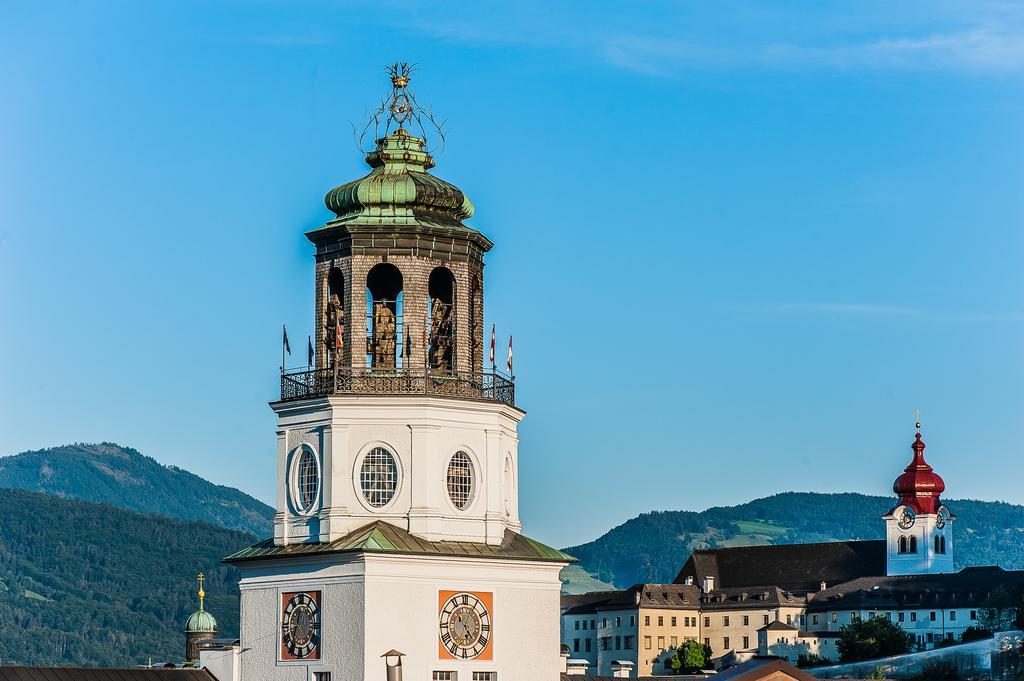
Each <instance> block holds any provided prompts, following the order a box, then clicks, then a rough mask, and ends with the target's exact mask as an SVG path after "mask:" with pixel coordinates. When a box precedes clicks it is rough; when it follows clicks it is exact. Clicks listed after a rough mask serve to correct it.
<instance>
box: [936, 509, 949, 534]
mask: <svg viewBox="0 0 1024 681" xmlns="http://www.w3.org/2000/svg"><path fill="white" fill-rule="evenodd" d="M948 519H949V510H948V509H947V508H946V507H945V506H940V507H939V517H938V518H936V519H935V527H937V528H939V529H940V530H941V529H942V528H943V527H945V526H946V520H948Z"/></svg>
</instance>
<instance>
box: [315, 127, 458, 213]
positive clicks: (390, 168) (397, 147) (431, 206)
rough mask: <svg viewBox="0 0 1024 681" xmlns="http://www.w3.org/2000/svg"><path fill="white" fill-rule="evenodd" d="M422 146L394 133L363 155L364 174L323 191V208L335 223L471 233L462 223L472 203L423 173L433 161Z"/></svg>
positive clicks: (404, 133) (452, 187) (406, 134)
mask: <svg viewBox="0 0 1024 681" xmlns="http://www.w3.org/2000/svg"><path fill="white" fill-rule="evenodd" d="M423 145H424V142H423V140H422V139H420V138H419V137H414V136H413V135H411V134H409V132H407V131H406V130H404V129H402V128H399V129H398V130H396V131H395V132H393V133H391V134H390V135H388V136H387V137H384V138H381V139H379V140H377V148H376V149H375V150H374V151H372V152H370V153H369V154H367V155H366V163H367V164H368V165H369V166H370V168H372V170H371V171H370V173H369V174H368V175H366V176H365V177H361V178H360V179H358V180H354V181H352V182H347V183H345V184H343V185H341V186H338V187H335V188H334V189H332V190H331V191H329V192H327V196H326V197H325V198H324V203H325V204H327V208H328V209H330V210H331V212H333V213H334V214H335V215H336V216H337V218H338V219H337V220H336V221H334V223H335V224H338V223H343V224H344V223H351V224H364V225H396V226H397V225H424V226H437V227H443V228H448V229H451V228H455V229H459V230H466V231H470V232H475V230H472V229H470V228H469V227H467V226H465V225H463V224H462V221H463V220H465V219H467V218H469V217H470V216H472V215H473V204H472V203H471V202H470V200H469V199H468V198H467V197H466V195H465V194H463V193H462V190H460V189H459V188H458V187H456V186H455V185H453V184H450V183H448V182H445V181H444V180H441V179H439V178H437V177H434V176H433V175H431V174H430V173H429V172H427V171H428V170H429V169H430V168H433V167H434V159H433V158H431V156H430V154H429V153H427V151H426V150H425V149H424V146H423Z"/></svg>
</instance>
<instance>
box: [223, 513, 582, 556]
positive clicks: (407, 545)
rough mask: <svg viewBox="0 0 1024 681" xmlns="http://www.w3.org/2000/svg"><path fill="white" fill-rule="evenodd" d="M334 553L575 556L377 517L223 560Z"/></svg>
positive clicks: (519, 538)
mask: <svg viewBox="0 0 1024 681" xmlns="http://www.w3.org/2000/svg"><path fill="white" fill-rule="evenodd" d="M334 553H398V554H418V555H436V556H468V557H475V558H502V559H512V560H536V561H546V562H558V563H572V562H575V561H576V559H575V558H573V557H572V556H570V555H569V554H567V553H562V552H561V551H559V550H558V549H553V548H551V547H550V546H546V545H544V544H541V543H540V542H539V541H534V540H533V539H530V538H529V537H526V536H523V535H521V534H518V533H516V532H512V531H511V530H505V536H504V538H503V539H502V542H501V544H499V545H497V546H492V545H490V544H483V543H478V542H468V541H467V542H450V541H443V542H435V541H426V540H424V539H420V538H418V537H415V536H413V535H412V534H410V533H409V532H407V531H405V530H403V529H401V528H399V527H396V526H395V525H392V524H391V523H387V522H384V521H383V520H377V521H375V522H372V523H370V524H368V525H364V526H362V527H360V528H358V529H356V530H353V531H352V532H350V533H348V534H347V535H345V536H344V537H340V538H338V539H335V540H334V541H332V542H302V543H297V544H286V545H283V546H278V545H275V544H274V540H273V539H267V540H265V541H261V542H260V543H259V544H254V545H253V546H250V547H249V548H247V549H242V550H241V551H239V552H238V553H235V554H232V555H230V556H228V557H227V558H225V559H224V562H225V563H243V562H248V561H256V560H274V559H278V558H294V557H299V556H317V555H327V554H334Z"/></svg>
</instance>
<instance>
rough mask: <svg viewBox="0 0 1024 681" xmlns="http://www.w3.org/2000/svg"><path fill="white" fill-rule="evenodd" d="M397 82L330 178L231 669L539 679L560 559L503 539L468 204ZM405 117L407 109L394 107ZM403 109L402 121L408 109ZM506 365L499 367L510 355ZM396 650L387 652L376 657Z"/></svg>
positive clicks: (552, 654) (494, 421) (286, 675)
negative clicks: (263, 526) (300, 360)
mask: <svg viewBox="0 0 1024 681" xmlns="http://www.w3.org/2000/svg"><path fill="white" fill-rule="evenodd" d="M408 83H409V74H408V71H407V70H405V69H404V68H403V67H401V65H396V67H395V69H394V71H393V73H392V85H393V88H394V89H393V93H392V96H391V98H390V100H389V104H388V106H387V107H386V108H385V109H384V111H383V115H384V117H385V118H387V121H388V126H389V127H390V126H391V125H393V124H397V125H398V127H397V129H395V130H393V131H392V132H390V134H385V135H384V136H382V137H381V138H380V139H378V140H377V141H376V149H375V150H374V151H373V152H371V153H370V154H368V155H367V158H366V160H367V163H368V164H369V165H370V168H371V171H370V173H369V174H368V175H367V176H365V177H363V178H361V179H359V180H356V181H354V182H349V183H347V184H344V185H341V186H340V187H337V188H335V189H333V190H331V191H330V192H329V193H328V194H327V197H326V199H325V201H326V204H327V207H328V208H329V209H330V210H331V211H332V212H334V214H335V218H334V219H332V220H330V221H329V222H327V223H326V224H325V225H324V226H323V227H321V228H319V229H315V230H313V231H311V232H309V233H308V234H307V237H308V238H309V239H310V241H312V242H313V243H314V244H315V246H316V270H315V276H316V280H315V281H316V299H315V313H316V326H317V331H316V335H315V336H314V338H315V347H313V348H311V355H312V356H313V359H312V361H311V363H312V364H313V365H314V366H312V367H307V368H304V369H301V370H297V371H284V370H282V375H281V398H280V400H277V401H275V402H273V403H272V404H271V406H272V408H273V409H274V411H275V413H276V414H277V417H278V429H277V453H278V454H277V480H278V493H277V514H276V515H275V517H274V536H273V537H272V538H270V539H267V540H266V541H264V542H261V543H259V544H257V545H255V546H252V547H250V548H248V549H245V550H243V551H240V552H239V553H237V554H235V555H233V556H230V557H229V558H227V559H226V560H227V562H229V563H232V564H234V565H236V566H237V567H238V568H239V570H240V571H241V574H242V578H241V581H240V590H241V647H242V650H243V651H244V652H243V654H242V655H241V656H240V660H241V661H240V665H241V667H240V668H241V681H264V680H266V681H278V680H280V681H285V680H287V681H341V680H342V679H346V680H347V679H360V680H362V679H373V678H380V679H383V678H384V677H385V661H384V660H383V659H381V656H382V655H383V654H385V653H387V652H389V651H396V650H397V651H399V652H401V653H402V655H403V657H402V664H403V668H404V670H405V673H406V675H407V678H409V679H410V680H411V679H417V680H419V679H441V680H445V681H448V680H455V679H458V681H497V679H499V678H500V679H502V681H505V680H506V679H508V680H513V679H530V680H531V681H533V680H538V681H544V680H548V681H556V680H557V678H558V674H559V672H560V671H561V667H562V658H561V656H560V655H559V652H560V651H559V593H560V589H561V583H560V581H559V571H560V570H561V568H562V567H564V566H565V565H566V564H567V563H568V562H570V561H571V560H572V559H571V558H570V557H569V556H566V555H565V554H563V553H561V552H560V551H557V550H555V549H552V548H550V547H547V546H544V545H543V544H541V543H539V542H536V541H534V540H532V539H529V538H527V537H525V536H523V535H522V534H521V529H522V526H521V522H520V519H519V439H518V435H517V427H518V424H519V422H520V420H521V419H522V418H523V416H524V415H525V413H524V412H523V411H522V410H521V409H519V408H518V407H517V406H516V404H515V385H514V382H513V379H512V376H511V371H509V372H508V373H507V374H506V373H502V372H498V371H496V370H495V369H494V368H493V366H492V367H491V368H490V369H485V368H484V364H483V354H484V347H483V337H484V333H483V264H484V263H483V257H484V254H485V253H486V252H487V251H488V250H489V249H490V248H491V246H492V244H491V242H490V241H488V240H487V238H486V237H484V236H483V235H482V234H481V233H480V232H478V231H476V230H474V229H472V228H471V227H469V226H467V225H466V224H465V223H464V222H463V221H464V220H465V219H467V218H468V217H470V216H471V215H472V213H473V206H472V204H471V203H470V202H469V200H468V199H467V198H466V197H465V195H464V194H463V193H462V192H461V191H460V190H459V189H458V188H457V187H455V186H453V185H451V184H449V183H447V182H444V181H443V180H440V179H438V178H437V177H435V176H433V175H432V174H430V173H429V172H428V170H429V169H430V168H432V167H433V165H434V162H433V159H432V158H431V157H430V154H429V153H427V151H426V149H425V143H424V139H423V136H422V135H421V136H414V135H412V134H411V133H409V132H408V131H407V130H405V129H404V128H403V127H402V125H401V124H402V123H403V122H408V121H410V120H414V119H415V115H414V114H415V112H416V111H417V108H416V105H415V99H414V98H413V97H412V95H411V93H410V92H408V89H407V88H408ZM410 112H413V114H410ZM411 115H412V117H410V116H411ZM509 369H511V367H509ZM392 657H394V656H392Z"/></svg>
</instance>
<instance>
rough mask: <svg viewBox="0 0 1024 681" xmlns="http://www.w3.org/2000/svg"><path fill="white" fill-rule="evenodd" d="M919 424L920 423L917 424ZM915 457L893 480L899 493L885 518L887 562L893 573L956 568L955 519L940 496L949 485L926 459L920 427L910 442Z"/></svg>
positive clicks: (933, 572)
mask: <svg viewBox="0 0 1024 681" xmlns="http://www.w3.org/2000/svg"><path fill="white" fill-rule="evenodd" d="M918 428H920V424H918ZM911 447H912V448H913V450H914V458H913V460H912V461H911V462H910V465H908V466H907V467H906V469H904V471H903V473H902V474H901V475H900V476H899V477H898V478H896V481H895V482H894V483H893V491H894V492H895V493H896V494H897V495H898V496H899V503H897V504H896V506H894V507H893V508H892V509H891V510H890V511H889V512H888V513H886V514H885V515H884V516H882V518H883V519H884V520H885V536H886V565H887V570H886V571H887V573H888V574H890V575H925V574H937V573H945V572H955V571H956V568H955V566H954V562H953V522H954V521H955V520H956V516H954V515H953V514H952V513H951V512H950V510H949V508H948V507H947V506H946V505H945V504H943V503H942V500H941V499H940V498H939V496H940V495H941V494H942V492H943V491H944V490H945V488H946V486H945V483H944V482H943V480H942V478H941V477H939V475H938V474H937V473H935V472H934V471H933V470H932V467H931V466H929V465H928V463H927V462H926V461H925V460H924V448H925V444H924V441H923V440H922V439H921V432H920V430H918V432H917V436H916V437H915V439H914V444H913V445H911Z"/></svg>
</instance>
